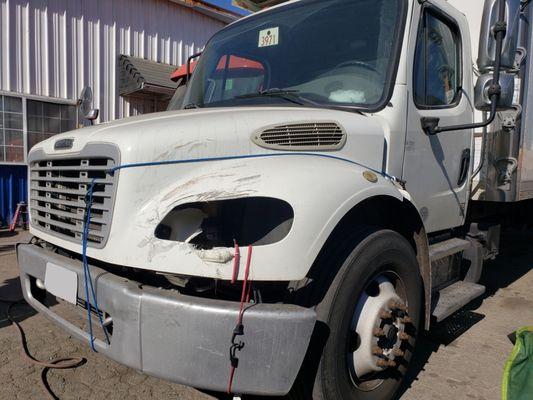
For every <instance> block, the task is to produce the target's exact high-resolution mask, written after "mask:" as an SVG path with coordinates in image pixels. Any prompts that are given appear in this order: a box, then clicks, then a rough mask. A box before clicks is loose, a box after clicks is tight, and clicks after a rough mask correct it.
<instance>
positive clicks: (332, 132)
mask: <svg viewBox="0 0 533 400" xmlns="http://www.w3.org/2000/svg"><path fill="white" fill-rule="evenodd" d="M252 140H253V142H254V143H255V144H257V145H258V146H261V147H265V148H267V149H274V150H293V151H294V150H299V151H317V150H339V149H341V148H342V147H343V146H344V144H345V143H346V131H345V130H344V129H343V128H342V127H341V126H340V125H339V124H337V123H336V122H302V123H297V124H288V125H276V126H272V127H268V128H266V129H262V130H261V131H259V132H256V133H255V134H254V135H253V137H252Z"/></svg>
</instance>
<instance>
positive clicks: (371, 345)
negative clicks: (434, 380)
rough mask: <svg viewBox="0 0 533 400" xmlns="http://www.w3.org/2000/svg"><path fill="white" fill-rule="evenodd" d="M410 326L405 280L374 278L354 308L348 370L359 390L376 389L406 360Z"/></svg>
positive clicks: (388, 276) (385, 275) (391, 275)
mask: <svg viewBox="0 0 533 400" xmlns="http://www.w3.org/2000/svg"><path fill="white" fill-rule="evenodd" d="M409 323H410V319H409V317H408V308H407V301H406V294H405V287H404V285H403V282H402V280H401V279H400V277H399V276H397V275H396V274H394V273H392V272H389V273H382V274H380V275H378V276H376V277H375V278H374V279H372V280H371V281H370V282H369V283H368V284H367V286H366V287H365V290H364V291H363V293H362V295H361V296H360V298H359V300H358V302H357V306H356V308H355V312H354V316H353V319H352V324H351V326H350V335H349V337H351V338H353V339H352V340H353V341H355V343H353V344H352V345H351V346H349V347H348V351H347V353H348V354H347V359H348V368H349V372H350V377H351V379H352V382H353V383H354V385H355V386H356V387H358V388H359V389H360V390H364V391H370V390H374V389H376V388H377V387H378V386H379V385H381V383H382V382H383V380H384V379H385V376H384V375H386V374H387V373H390V372H392V370H394V369H395V368H397V367H398V366H399V365H400V363H401V362H402V360H403V357H404V354H405V347H406V346H405V345H406V343H407V342H408V340H409V335H408V334H407V332H406V325H408V324H409Z"/></svg>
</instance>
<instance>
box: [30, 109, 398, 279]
mask: <svg viewBox="0 0 533 400" xmlns="http://www.w3.org/2000/svg"><path fill="white" fill-rule="evenodd" d="M306 120H328V121H332V120H333V121H337V122H338V123H339V124H340V125H342V126H343V128H344V129H345V131H346V132H347V134H348V135H347V141H346V144H345V146H344V147H343V149H342V150H340V151H335V152H331V153H317V154H315V155H312V154H302V153H299V152H292V153H289V152H284V153H283V154H280V153H278V152H275V151H269V150H266V149H263V148H260V147H258V146H256V145H254V144H253V143H252V141H251V135H252V134H253V132H255V131H256V130H257V129H260V128H261V127H263V126H267V125H272V124H276V123H290V122H293V121H294V122H297V121H306ZM385 129H387V128H386V126H385V124H384V123H383V121H382V120H381V119H379V118H377V117H375V118H368V117H364V116H361V115H357V114H353V113H346V112H341V111H333V110H309V109H298V108H296V109H295V108H279V107H277V108H276V107H273V108H263V109H261V108H254V109H232V110H231V109H230V110H224V111H221V110H209V111H202V112H187V111H183V112H178V113H162V114H155V115H153V116H145V117H140V118H139V117H138V118H133V119H129V120H124V121H120V122H115V123H112V124H107V125H102V126H100V127H93V128H89V129H83V130H81V131H78V132H74V133H73V132H70V133H68V134H63V135H60V136H57V137H56V138H54V139H53V140H48V141H45V142H43V144H42V145H41V148H40V150H41V151H43V152H44V153H45V154H50V155H53V156H54V157H60V156H64V157H71V156H74V155H75V154H77V153H79V152H80V151H81V149H83V147H84V146H85V145H86V144H88V143H110V144H112V145H114V146H116V147H117V148H118V149H119V150H120V154H121V160H120V163H121V164H123V165H124V164H126V165H127V164H130V163H136V162H164V161H171V160H187V159H191V160H192V159H203V158H210V157H219V156H228V157H235V158H232V159H228V160H218V161H204V162H194V163H175V164H169V165H153V166H143V167H136V168H125V169H122V170H120V171H118V172H117V174H118V176H117V181H118V186H117V193H116V198H115V205H114V211H113V217H112V222H111V229H110V233H109V237H108V239H107V242H106V245H105V247H103V248H101V249H97V248H92V247H89V248H88V251H87V255H88V256H89V257H91V258H94V259H97V260H100V261H103V262H106V263H110V264H114V265H120V266H129V267H134V268H139V269H148V270H153V271H158V272H162V273H170V274H182V275H191V276H201V277H209V278H218V279H231V276H232V270H233V249H232V248H228V249H216V250H207V251H206V250H198V249H196V248H195V247H194V246H193V245H191V244H187V243H184V242H177V241H170V240H162V239H158V238H157V237H156V236H155V230H156V227H157V226H158V224H159V223H160V222H161V221H162V220H163V218H164V217H165V216H166V215H167V214H168V212H170V211H171V210H172V209H174V208H175V207H176V206H179V205H182V204H187V203H192V202H209V201H214V200H225V199H236V198H243V197H271V198H276V199H281V200H284V201H286V202H287V203H289V204H290V205H291V206H292V208H293V211H294V221H293V225H292V228H291V230H290V232H289V234H288V235H287V236H286V237H284V238H283V239H282V240H281V241H279V242H277V243H273V244H268V245H263V246H256V247H254V248H253V256H252V263H251V278H252V279H254V280H261V281H291V280H300V279H303V278H304V277H305V276H306V274H307V273H308V271H309V269H310V268H311V266H312V264H313V262H314V260H315V258H316V256H317V255H318V253H319V251H320V249H321V248H322V246H323V245H324V243H325V242H326V240H327V238H328V237H329V235H330V234H331V232H332V231H333V229H334V228H335V226H336V225H337V224H338V223H339V221H340V220H341V219H342V218H343V217H344V216H345V215H346V213H347V212H348V211H349V210H351V209H352V208H353V207H355V206H356V205H357V204H359V203H360V202H361V201H363V200H366V199H369V198H371V197H375V196H390V197H393V198H395V199H398V200H403V199H404V194H402V193H401V190H400V189H399V188H398V187H397V186H396V185H395V184H394V183H393V182H392V181H391V180H390V179H389V178H387V177H385V176H384V175H380V174H379V173H377V174H376V175H377V180H376V181H375V182H372V181H371V180H367V179H365V177H364V176H363V173H364V172H365V171H369V170H375V171H379V170H381V168H382V163H383V152H384V130H385ZM65 137H73V138H74V146H73V149H71V150H68V151H64V152H62V151H55V150H54V149H53V143H54V142H55V140H60V139H62V138H65ZM250 157H254V158H250ZM32 233H33V234H34V235H36V236H38V237H40V238H42V239H44V240H46V241H48V242H50V243H52V244H56V245H58V246H60V247H63V248H66V249H68V250H71V251H73V252H77V253H80V252H81V246H80V245H79V244H77V243H74V242H72V241H67V240H64V239H61V238H58V237H57V236H54V235H52V234H50V233H49V232H45V231H42V230H40V229H36V228H35V227H32ZM246 252H247V249H246V248H242V249H241V260H245V259H246V256H247V254H246ZM241 264H243V262H241ZM239 274H240V277H241V278H242V277H243V274H244V268H243V266H242V265H241V268H240V270H239Z"/></svg>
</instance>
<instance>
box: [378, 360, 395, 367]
mask: <svg viewBox="0 0 533 400" xmlns="http://www.w3.org/2000/svg"><path fill="white" fill-rule="evenodd" d="M376 364H377V366H378V367H380V368H394V367H396V362H395V361H392V360H384V359H381V360H378V361H377V362H376Z"/></svg>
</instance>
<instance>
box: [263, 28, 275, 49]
mask: <svg viewBox="0 0 533 400" xmlns="http://www.w3.org/2000/svg"><path fill="white" fill-rule="evenodd" d="M278 44H279V27H275V28H268V29H263V30H262V31H260V32H259V47H268V46H277V45H278Z"/></svg>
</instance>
